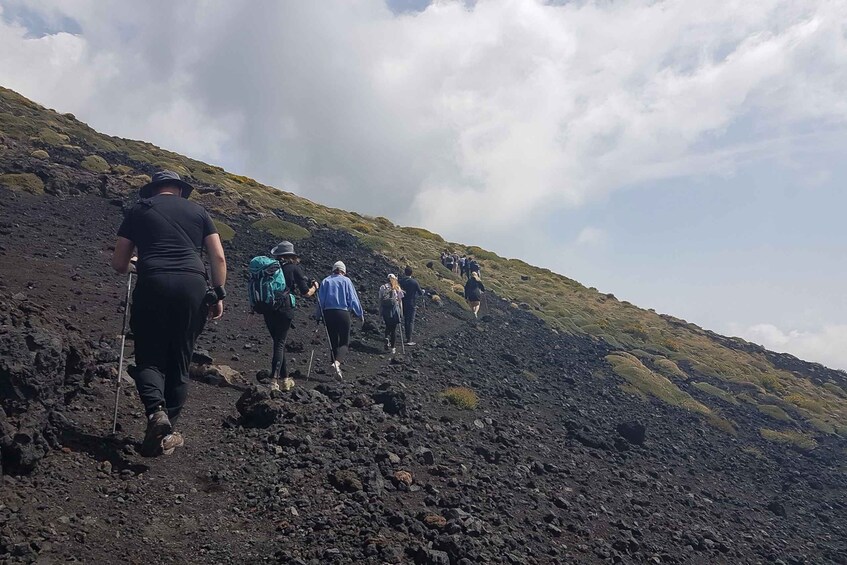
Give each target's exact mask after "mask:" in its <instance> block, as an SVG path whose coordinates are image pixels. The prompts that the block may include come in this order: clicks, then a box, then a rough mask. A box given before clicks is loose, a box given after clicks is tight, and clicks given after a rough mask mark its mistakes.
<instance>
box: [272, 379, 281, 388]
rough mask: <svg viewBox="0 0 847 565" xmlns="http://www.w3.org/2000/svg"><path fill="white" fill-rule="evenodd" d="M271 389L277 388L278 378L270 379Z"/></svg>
mask: <svg viewBox="0 0 847 565" xmlns="http://www.w3.org/2000/svg"><path fill="white" fill-rule="evenodd" d="M270 387H271V391H274V390H279V379H271V384H270Z"/></svg>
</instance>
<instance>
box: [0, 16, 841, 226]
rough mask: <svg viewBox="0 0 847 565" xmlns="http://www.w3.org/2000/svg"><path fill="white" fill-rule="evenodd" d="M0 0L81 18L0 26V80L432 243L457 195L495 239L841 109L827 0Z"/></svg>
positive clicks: (459, 219) (714, 162) (836, 34)
mask: <svg viewBox="0 0 847 565" xmlns="http://www.w3.org/2000/svg"><path fill="white" fill-rule="evenodd" d="M5 3H6V4H7V5H9V6H14V7H16V8H17V9H18V10H20V9H21V8H20V7H21V6H24V7H25V9H28V10H33V11H37V12H38V13H39V14H41V16H42V18H43V19H45V20H49V21H56V22H58V21H61V19H62V17H65V18H73V19H75V20H76V21H77V22H78V24H79V28H80V29H81V30H82V31H81V34H80V35H78V36H70V35H68V34H56V35H48V36H45V37H42V38H38V39H34V38H32V37H28V36H26V35H25V34H24V31H25V30H22V29H21V28H19V27H16V26H14V25H10V24H9V23H3V24H0V25H2V29H0V32H2V33H0V37H2V38H3V39H2V40H0V41H2V43H0V47H2V48H3V49H2V50H0V81H2V82H3V83H4V84H6V85H7V86H11V87H12V88H16V89H18V90H20V91H22V92H23V93H24V94H25V95H28V96H31V97H33V98H35V99H37V100H39V101H42V102H43V103H45V104H48V105H51V106H55V107H59V108H62V109H65V110H69V111H73V112H76V113H78V114H79V115H80V116H81V117H83V118H84V119H88V120H90V121H91V122H92V123H93V124H94V125H95V126H96V127H99V128H101V129H106V130H108V131H110V132H113V133H119V134H121V135H124V136H133V137H142V138H147V139H151V140H153V141H154V142H156V143H159V144H163V145H167V146H169V147H171V148H173V149H176V150H179V151H183V152H186V153H189V154H191V155H193V156H197V157H200V158H206V159H209V160H216V161H217V160H222V161H223V164H224V165H228V166H230V167H236V168H238V169H239V172H244V173H248V174H253V175H256V176H259V177H260V178H262V179H263V180H267V181H270V182H273V183H277V184H282V183H285V184H286V185H287V187H288V188H294V189H296V190H298V191H300V192H301V193H303V194H305V195H307V196H310V197H313V198H316V199H318V200H320V201H325V202H329V203H332V204H334V205H338V206H344V207H352V208H357V209H360V210H364V211H368V212H373V213H380V214H386V215H391V216H392V217H394V218H397V219H398V220H401V221H407V222H411V223H416V224H422V225H426V226H427V227H430V228H433V229H436V230H441V231H445V232H446V233H447V235H449V236H450V237H453V238H466V237H468V236H470V235H471V234H473V235H476V234H478V233H479V232H478V229H479V228H473V229H471V228H469V227H468V222H467V215H468V211H469V210H472V211H473V213H474V214H475V215H478V216H484V217H486V218H487V219H488V221H487V222H485V227H484V228H483V229H484V230H485V231H486V232H488V233H489V234H504V233H508V232H509V231H510V230H512V229H514V226H516V225H526V224H530V223H533V221H534V220H536V219H538V218H543V217H544V216H546V215H547V214H550V213H554V212H555V211H556V210H557V209H561V208H563V207H565V208H567V207H573V206H579V205H581V204H582V203H584V202H586V201H589V200H594V199H598V198H602V197H603V196H604V195H605V194H608V193H609V192H612V191H615V190H618V189H621V188H623V187H625V186H626V185H630V184H633V183H636V182H644V181H649V180H651V179H657V178H664V177H668V176H674V175H685V174H702V173H703V172H704V171H710V172H725V171H727V170H731V169H732V168H733V166H734V164H735V163H736V159H743V158H744V156H743V153H744V149H745V147H749V146H750V145H751V144H752V145H756V144H762V143H767V141H768V140H769V139H770V138H772V137H774V136H778V137H784V136H786V135H788V136H790V135H793V134H792V126H793V125H794V124H796V123H798V122H799V121H801V120H805V121H808V120H819V119H825V120H828V121H829V123H830V125H833V124H839V125H840V126H842V127H843V126H844V124H845V117H847V100H845V99H844V97H843V96H842V88H841V85H843V84H844V81H845V80H847V65H845V63H847V40H845V38H844V36H843V34H842V33H841V27H840V23H839V22H840V21H843V19H844V17H847V9H845V2H843V1H830V2H823V1H815V0H807V1H805V2H794V1H787V0H785V1H777V0H770V1H763V2H748V3H727V2H723V1H720V0H712V1H703V2H696V3H694V2H686V1H682V0H677V1H667V2H648V1H646V0H645V1H627V2H614V3H595V2H579V3H567V4H565V5H556V6H554V5H548V4H544V3H541V2H536V1H532V0H499V1H495V0H492V1H490V2H480V3H478V4H476V6H475V7H474V8H473V9H468V8H467V6H466V5H465V4H464V3H463V2H447V1H440V2H435V3H434V4H432V5H431V6H430V7H429V8H428V9H426V10H425V11H423V12H421V13H417V14H405V15H400V16H397V15H394V14H392V13H391V12H390V10H388V8H387V7H386V6H385V4H384V3H383V2H382V1H380V0H373V1H371V2H358V3H349V2H335V3H331V2H315V3H312V2H280V3H273V4H264V5H262V9H256V8H255V5H253V4H247V3H242V2H226V3H224V2H219V3H214V2H212V3H188V2H182V3H177V4H173V3H158V4H154V5H151V4H149V3H131V4H130V3H115V4H113V5H111V6H110V8H109V9H103V4H102V3H101V2H89V1H83V0H77V1H75V2H63V3H61V4H51V3H42V2H35V3H22V2H20V1H19V0H8V1H7V2H5ZM741 119H746V120H750V123H751V124H752V126H753V127H751V128H750V130H749V131H745V132H743V135H742V136H741V137H742V139H740V140H736V142H735V143H740V144H742V145H741V146H739V151H738V152H734V151H733V150H732V144H730V147H722V148H721V150H720V151H714V148H713V147H712V146H713V145H714V142H715V140H716V139H719V138H720V137H721V136H722V135H723V134H724V133H725V132H726V131H727V129H728V128H731V127H732V126H733V125H734V124H736V123H737V122H738V121H739V120H741Z"/></svg>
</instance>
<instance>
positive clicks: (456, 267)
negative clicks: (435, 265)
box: [453, 253, 459, 275]
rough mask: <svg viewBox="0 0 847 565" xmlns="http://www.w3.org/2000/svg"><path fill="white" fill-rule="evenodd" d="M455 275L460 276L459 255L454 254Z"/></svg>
mask: <svg viewBox="0 0 847 565" xmlns="http://www.w3.org/2000/svg"><path fill="white" fill-rule="evenodd" d="M453 273H454V274H457V275H458V274H459V254H458V253H453Z"/></svg>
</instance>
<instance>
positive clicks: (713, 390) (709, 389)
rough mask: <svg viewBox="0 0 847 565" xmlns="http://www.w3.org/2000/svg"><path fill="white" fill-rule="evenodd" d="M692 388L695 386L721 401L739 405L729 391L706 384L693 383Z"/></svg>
mask: <svg viewBox="0 0 847 565" xmlns="http://www.w3.org/2000/svg"><path fill="white" fill-rule="evenodd" d="M691 386H693V387H695V388H697V389H700V390H702V391H703V392H705V393H706V394H709V395H711V396H714V397H715V398H720V399H721V400H723V401H724V402H727V403H729V404H738V401H737V400H736V399H735V397H734V396H732V394H730V393H728V392H727V391H725V390H723V389H722V388H718V387H716V386H714V385H712V384H709V383H704V382H696V383H691Z"/></svg>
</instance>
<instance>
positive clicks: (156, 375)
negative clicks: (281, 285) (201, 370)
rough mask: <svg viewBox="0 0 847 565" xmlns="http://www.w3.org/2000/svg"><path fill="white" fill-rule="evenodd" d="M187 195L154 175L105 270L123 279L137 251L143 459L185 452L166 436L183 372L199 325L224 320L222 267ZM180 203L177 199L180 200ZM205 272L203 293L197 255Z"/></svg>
mask: <svg viewBox="0 0 847 565" xmlns="http://www.w3.org/2000/svg"><path fill="white" fill-rule="evenodd" d="M191 191H192V187H191V185H190V184H188V183H187V182H185V181H183V180H181V179H180V178H179V175H178V174H176V173H174V172H171V171H160V172H157V173H156V174H154V175H153V179H152V181H151V182H150V183H149V184H147V185H145V186H143V187H142V188H141V190H140V196H141V200H140V201H139V202H138V203H137V204H136V205H135V206H134V207H133V208H132V209H131V210H130V211H129V212H128V213H127V215H126V217H125V218H124V220H123V223H122V224H121V226H120V228H119V229H118V239H117V242H116V243H115V251H114V254H113V255H112V267H113V268H114V269H115V270H116V271H117V272H119V273H121V274H124V273H127V272H129V270H130V269H131V268H132V265H131V261H132V257H133V252H134V250H137V251H138V265H137V272H138V282H137V283H136V286H135V291H134V292H133V300H132V308H131V309H130V315H131V317H130V328H131V330H132V333H133V335H134V338H135V364H136V369H135V371H134V372H133V378H134V379H135V385H136V387H137V388H138V394H139V396H140V397H141V402H142V403H143V404H144V409H145V412H146V414H147V431H146V433H145V435H144V443H143V444H142V446H141V453H142V455H146V456H153V455H158V454H160V453H162V454H165V455H170V454H171V453H173V450H174V449H175V448H177V447H180V446H182V445H183V444H184V440H183V438H182V435H181V434H180V433H179V432H175V431H174V430H173V425H174V423H175V422H176V420H177V418H178V417H179V414H180V412H181V411H182V407H183V405H184V404H185V399H186V397H187V395H188V365H189V363H190V362H191V355H192V353H193V352H194V342H195V341H196V339H197V337H198V336H199V335H200V332H202V331H203V327H204V326H205V324H206V318H207V317H209V318H212V319H218V318H220V317H221V316H222V315H223V299H224V297H225V296H226V291H225V290H224V285H225V284H226V259H225V257H224V252H223V247H222V246H221V240H220V237H219V236H218V233H217V230H216V229H215V226H214V224H213V223H212V219H211V218H210V217H209V214H208V213H207V212H206V210H204V209H203V208H202V207H201V206H199V205H198V204H195V203H193V202H189V201H188V200H187V198H188V196H189V195H190V194H191ZM180 196H181V198H180ZM204 247H205V249H206V251H207V252H208V254H209V260H210V265H211V271H212V280H211V286H212V287H213V291H210V290H209V282H208V276H207V274H206V267H205V265H204V264H203V259H202V257H201V250H202V248H204Z"/></svg>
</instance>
